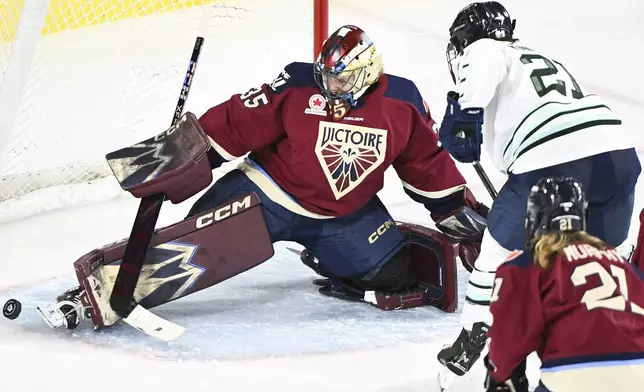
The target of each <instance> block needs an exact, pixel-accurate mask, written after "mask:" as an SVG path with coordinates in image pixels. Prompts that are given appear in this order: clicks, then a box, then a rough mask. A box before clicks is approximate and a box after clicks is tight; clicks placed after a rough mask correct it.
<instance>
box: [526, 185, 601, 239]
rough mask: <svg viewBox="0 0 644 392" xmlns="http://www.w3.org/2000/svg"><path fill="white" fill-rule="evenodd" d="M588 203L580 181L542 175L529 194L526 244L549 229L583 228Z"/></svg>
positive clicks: (584, 227) (582, 229)
mask: <svg viewBox="0 0 644 392" xmlns="http://www.w3.org/2000/svg"><path fill="white" fill-rule="evenodd" d="M587 206H588V203H587V201H586V196H585V195H584V191H583V189H582V187H581V184H580V183H579V182H578V181H577V180H575V179H574V178H572V177H544V178H542V179H541V180H539V181H538V182H537V183H536V184H535V185H534V186H533V187H532V189H531V190H530V196H528V205H527V209H526V217H525V238H526V244H530V243H531V242H532V240H533V239H534V238H538V237H540V236H542V235H543V234H545V233H548V232H555V231H568V232H575V231H585V230H586V207H587ZM528 246H529V245H528Z"/></svg>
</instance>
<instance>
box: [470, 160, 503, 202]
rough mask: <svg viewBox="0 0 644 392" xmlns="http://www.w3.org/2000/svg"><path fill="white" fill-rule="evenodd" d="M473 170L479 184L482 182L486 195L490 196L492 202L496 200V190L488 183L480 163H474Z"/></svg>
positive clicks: (488, 179) (490, 182) (488, 180)
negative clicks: (479, 180)
mask: <svg viewBox="0 0 644 392" xmlns="http://www.w3.org/2000/svg"><path fill="white" fill-rule="evenodd" d="M474 170H476V174H478V175H479V178H480V179H481V182H483V186H485V189H487V193H489V194H490V197H492V200H494V199H496V197H497V196H498V195H499V194H498V192H497V191H496V189H494V184H492V181H490V178H489V177H488V176H487V173H486V172H485V170H484V169H483V166H481V163H480V162H474Z"/></svg>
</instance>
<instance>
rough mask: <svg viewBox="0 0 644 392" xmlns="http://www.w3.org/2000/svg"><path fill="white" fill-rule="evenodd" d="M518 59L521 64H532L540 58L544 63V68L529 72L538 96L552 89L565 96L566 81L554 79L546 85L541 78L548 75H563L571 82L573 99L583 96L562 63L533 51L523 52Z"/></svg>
mask: <svg viewBox="0 0 644 392" xmlns="http://www.w3.org/2000/svg"><path fill="white" fill-rule="evenodd" d="M520 59H521V62H522V63H523V64H532V63H533V62H534V61H535V60H541V61H543V63H544V64H545V65H546V67H545V68H537V69H535V70H534V71H532V73H531V74H530V80H531V81H532V85H533V86H534V89H535V90H536V91H537V94H538V95H539V97H543V96H544V95H546V94H548V93H549V92H550V91H553V90H554V91H556V92H558V93H559V94H561V95H564V96H567V90H566V81H564V80H561V79H555V82H554V83H551V84H548V85H546V82H545V81H544V80H543V78H544V77H545V76H550V75H558V76H563V77H564V78H566V79H568V81H569V82H570V83H571V84H572V88H571V95H572V97H573V98H574V99H579V98H582V97H583V96H584V94H583V93H582V92H581V88H580V87H579V85H578V84H577V81H576V80H575V78H573V77H572V75H571V74H570V72H568V70H566V68H565V67H564V66H563V65H562V64H560V63H558V62H556V61H554V60H550V59H547V58H545V57H543V56H541V55H539V54H533V53H531V54H524V55H522V56H521V58H520ZM555 64H556V65H555ZM559 71H563V72H562V73H563V75H562V73H559Z"/></svg>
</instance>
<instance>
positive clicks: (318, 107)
mask: <svg viewBox="0 0 644 392" xmlns="http://www.w3.org/2000/svg"><path fill="white" fill-rule="evenodd" d="M325 107H326V98H324V97H323V96H322V95H320V94H313V95H311V98H309V107H308V109H305V110H304V113H306V114H317V115H318V116H326V110H324V108H325Z"/></svg>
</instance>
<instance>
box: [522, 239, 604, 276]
mask: <svg viewBox="0 0 644 392" xmlns="http://www.w3.org/2000/svg"><path fill="white" fill-rule="evenodd" d="M573 242H582V243H584V244H588V245H590V246H592V247H595V248H597V249H599V250H604V249H606V248H607V247H608V245H607V244H606V243H605V242H604V241H602V240H600V239H599V238H597V237H595V236H592V235H590V234H588V233H586V232H585V231H551V232H549V233H545V234H543V235H541V236H538V237H535V238H533V239H532V242H531V244H530V249H532V254H533V255H534V257H533V259H534V264H535V265H538V266H539V267H541V268H550V267H551V266H552V262H553V260H554V258H555V256H557V255H558V254H559V253H560V252H561V251H562V250H563V248H565V247H566V246H568V245H570V244H571V243H573Z"/></svg>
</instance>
